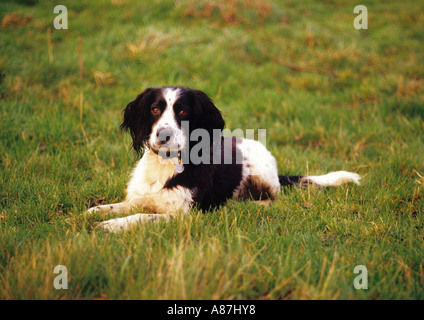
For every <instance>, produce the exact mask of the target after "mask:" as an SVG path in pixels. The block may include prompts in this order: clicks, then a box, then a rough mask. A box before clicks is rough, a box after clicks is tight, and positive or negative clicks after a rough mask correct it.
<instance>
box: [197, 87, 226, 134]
mask: <svg viewBox="0 0 424 320" xmlns="http://www.w3.org/2000/svg"><path fill="white" fill-rule="evenodd" d="M191 92H192V98H193V107H194V116H193V120H194V121H193V122H190V125H194V126H195V129H197V128H204V129H206V130H207V131H208V132H209V134H210V137H211V138H212V137H213V129H219V130H222V129H224V126H225V122H224V119H223V118H222V115H221V112H220V111H219V110H218V108H217V107H215V104H214V103H213V101H212V100H211V99H210V98H209V97H208V96H207V95H206V94H205V93H204V92H203V91H200V90H191Z"/></svg>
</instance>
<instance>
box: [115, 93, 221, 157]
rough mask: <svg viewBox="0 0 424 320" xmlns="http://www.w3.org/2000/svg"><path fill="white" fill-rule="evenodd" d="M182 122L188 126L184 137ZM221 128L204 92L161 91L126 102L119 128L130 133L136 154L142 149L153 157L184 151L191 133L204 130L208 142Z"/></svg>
mask: <svg viewBox="0 0 424 320" xmlns="http://www.w3.org/2000/svg"><path fill="white" fill-rule="evenodd" d="M183 121H187V122H185V123H188V124H189V132H188V133H187V132H185V130H182V123H183V124H184V122H183ZM224 125H225V123H224V120H223V119H222V116H221V113H220V112H219V110H218V109H217V108H216V107H215V105H214V104H213V102H212V100H211V99H210V98H209V97H208V96H207V95H206V94H205V93H204V92H202V91H200V90H193V89H188V88H183V87H163V88H149V89H146V90H145V91H144V92H143V93H141V94H140V95H138V97H137V98H136V99H135V100H134V101H132V102H130V103H129V104H128V105H127V107H126V108H125V110H124V120H123V122H122V124H121V128H123V129H125V130H128V131H129V132H130V134H131V137H132V139H133V148H134V150H135V151H137V152H138V153H141V152H142V149H143V148H144V147H148V148H149V149H151V150H152V151H154V152H156V153H159V152H167V153H170V152H172V153H175V152H179V151H181V150H182V149H184V148H186V147H188V145H187V143H188V141H189V137H187V136H186V135H187V134H190V133H191V132H192V131H193V130H195V129H205V130H206V131H207V132H208V133H209V137H210V138H211V141H212V139H213V136H214V135H213V130H214V129H219V130H222V129H223V128H224Z"/></svg>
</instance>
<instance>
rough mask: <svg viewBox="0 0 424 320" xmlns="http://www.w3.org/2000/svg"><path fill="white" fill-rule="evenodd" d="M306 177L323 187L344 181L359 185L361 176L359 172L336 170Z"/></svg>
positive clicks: (333, 185) (337, 184)
mask: <svg viewBox="0 0 424 320" xmlns="http://www.w3.org/2000/svg"><path fill="white" fill-rule="evenodd" d="M305 179H307V180H309V181H311V182H313V183H315V184H317V185H319V186H321V187H336V186H339V185H341V184H343V183H348V182H353V183H356V184H357V185H359V184H360V183H359V180H360V179H361V177H360V176H359V174H357V173H353V172H348V171H334V172H330V173H327V174H325V175H322V176H307V177H305Z"/></svg>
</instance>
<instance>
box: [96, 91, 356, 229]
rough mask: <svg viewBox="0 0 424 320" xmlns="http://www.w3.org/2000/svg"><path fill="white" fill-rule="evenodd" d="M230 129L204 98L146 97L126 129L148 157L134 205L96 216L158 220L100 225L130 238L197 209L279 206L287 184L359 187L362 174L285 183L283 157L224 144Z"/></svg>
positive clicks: (180, 94) (129, 112)
mask: <svg viewBox="0 0 424 320" xmlns="http://www.w3.org/2000/svg"><path fill="white" fill-rule="evenodd" d="M224 124H225V123H224V120H223V118H222V116H221V113H220V111H219V110H218V109H217V108H216V107H215V105H214V103H213V102H212V100H211V99H210V98H209V97H208V96H207V95H206V94H205V93H204V92H202V91H199V90H193V89H189V88H184V87H163V88H149V89H146V90H145V91H144V92H143V93H141V94H140V95H138V96H137V98H136V99H135V100H134V101H132V102H130V103H129V104H128V105H127V106H126V108H125V110H124V120H123V122H122V124H121V128H122V129H125V130H128V131H129V132H130V134H131V137H132V146H133V148H134V150H135V151H136V152H137V153H139V154H143V155H142V158H141V159H140V160H139V162H138V163H137V165H136V166H135V168H134V170H133V172H132V175H131V179H130V181H129V183H128V187H127V190H126V198H125V200H124V201H123V202H119V203H115V204H108V205H101V206H97V207H93V208H91V209H89V210H88V212H89V213H93V212H100V213H112V214H124V213H126V214H129V213H134V212H137V211H136V210H143V209H144V210H146V211H148V212H154V213H153V214H152V213H137V214H133V215H129V216H126V217H123V218H117V219H111V220H106V221H103V222H101V223H99V224H98V226H99V227H101V228H104V229H105V230H107V231H110V232H122V231H124V230H127V229H129V228H131V227H132V226H133V225H136V224H138V223H143V222H147V221H154V220H166V221H167V220H169V219H170V218H171V217H173V216H175V215H176V214H177V213H179V212H182V213H188V212H189V211H190V209H191V208H192V207H193V206H197V207H198V208H199V209H201V210H202V211H208V210H209V209H211V208H214V207H217V206H220V205H222V204H224V203H225V202H226V201H227V200H228V199H242V200H247V199H253V200H265V199H268V200H273V199H275V197H277V196H278V194H279V193H280V188H281V186H282V185H298V184H300V185H304V184H308V183H310V184H315V185H317V186H324V187H326V186H337V185H340V184H342V183H346V182H354V183H356V184H359V179H360V177H359V175H358V174H356V173H351V172H346V171H337V172H331V173H329V174H326V175H321V176H281V175H280V176H279V175H278V170H277V164H276V161H275V158H274V157H273V156H272V155H271V153H270V152H269V151H268V150H267V149H266V148H265V146H264V145H263V144H262V143H260V142H259V141H256V140H250V139H244V138H236V137H223V136H222V130H223V128H224ZM200 137H201V138H202V139H200ZM199 146H200V147H199Z"/></svg>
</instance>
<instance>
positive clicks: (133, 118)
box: [121, 88, 154, 153]
mask: <svg viewBox="0 0 424 320" xmlns="http://www.w3.org/2000/svg"><path fill="white" fill-rule="evenodd" d="M153 92H154V89H153V88H148V89H146V90H144V92H143V93H141V94H139V95H138V96H137V98H136V99H135V100H134V101H131V102H130V103H128V105H127V106H126V108H125V109H124V120H123V121H122V124H121V129H123V130H127V131H129V132H130V134H131V137H132V139H133V144H132V146H133V148H134V150H135V151H136V152H137V153H141V152H142V148H143V147H144V145H145V143H146V142H147V140H148V139H149V135H150V132H151V128H152V125H153V119H152V117H151V114H150V106H151V105H152V103H153V102H154V101H153V99H154V94H153Z"/></svg>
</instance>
